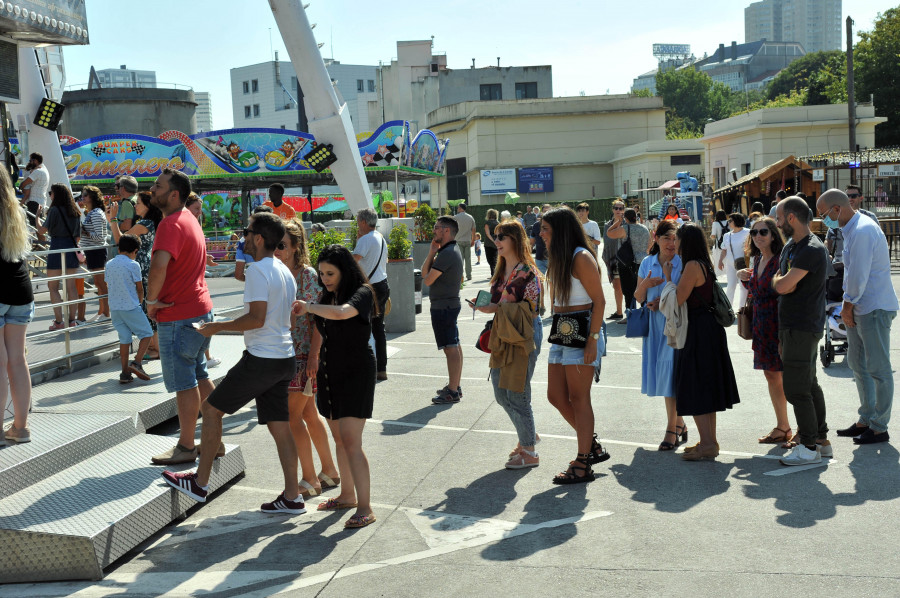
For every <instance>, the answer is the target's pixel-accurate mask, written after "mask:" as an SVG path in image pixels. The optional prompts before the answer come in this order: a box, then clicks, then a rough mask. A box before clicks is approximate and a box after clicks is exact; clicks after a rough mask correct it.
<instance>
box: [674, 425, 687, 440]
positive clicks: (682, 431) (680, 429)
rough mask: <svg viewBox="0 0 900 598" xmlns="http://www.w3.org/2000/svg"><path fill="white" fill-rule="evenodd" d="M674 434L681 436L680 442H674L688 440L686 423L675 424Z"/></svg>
mask: <svg viewBox="0 0 900 598" xmlns="http://www.w3.org/2000/svg"><path fill="white" fill-rule="evenodd" d="M675 436H676V437H677V436H681V442H676V443H675V444H683V443H685V442H687V441H688V429H687V424H685V425H683V426H679V425H676V426H675Z"/></svg>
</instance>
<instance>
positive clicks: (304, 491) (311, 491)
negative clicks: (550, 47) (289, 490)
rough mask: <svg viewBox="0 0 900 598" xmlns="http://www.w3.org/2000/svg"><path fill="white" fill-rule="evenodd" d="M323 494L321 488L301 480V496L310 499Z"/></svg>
mask: <svg viewBox="0 0 900 598" xmlns="http://www.w3.org/2000/svg"><path fill="white" fill-rule="evenodd" d="M320 494H322V489H321V488H316V487H315V486H313V485H312V484H310V483H309V482H307V481H306V480H300V496H302V497H303V498H308V497H310V496H319V495H320Z"/></svg>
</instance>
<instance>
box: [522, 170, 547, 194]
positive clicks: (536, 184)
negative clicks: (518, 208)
mask: <svg viewBox="0 0 900 598" xmlns="http://www.w3.org/2000/svg"><path fill="white" fill-rule="evenodd" d="M551 191H553V167H552V166H551V167H546V168H520V169H519V193H550V192H551Z"/></svg>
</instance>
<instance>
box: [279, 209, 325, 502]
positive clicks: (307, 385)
mask: <svg viewBox="0 0 900 598" xmlns="http://www.w3.org/2000/svg"><path fill="white" fill-rule="evenodd" d="M284 227H285V233H284V239H282V241H281V243H279V244H278V247H277V248H276V249H275V257H277V258H278V259H280V260H281V261H282V262H284V265H286V266H287V267H288V268H289V269H290V271H291V274H293V275H294V278H296V279H297V299H300V300H302V301H305V302H307V303H318V302H319V300H320V299H321V297H322V287H320V286H319V275H318V274H317V273H316V269H315V268H313V267H312V266H310V265H309V252H308V249H307V246H306V231H304V230H303V224H302V223H301V222H300V221H298V220H289V221H288V222H285V223H284ZM314 330H315V323H314V322H313V318H312V316H310V315H309V314H308V313H307V314H306V315H304V316H300V317H298V318H297V320H296V322H294V326H293V327H292V328H291V336H292V337H293V339H294V355H295V356H296V358H297V373H296V375H295V376H294V379H293V380H291V385H290V386H289V387H288V410H289V412H290V424H291V434H293V436H294V444H295V445H297V454H298V455H299V457H300V469H301V479H300V494H302V495H303V497H304V498H307V497H309V496H318V495H319V494H321V492H322V488H323V485H324V487H325V488H333V487H335V486H337V485H338V484H339V483H340V479H341V478H340V476H339V475H338V473H337V468H336V467H335V466H334V459H333V458H332V457H331V447H330V446H329V444H328V432H327V431H326V430H325V423H324V422H323V421H322V416H320V415H319V412H318V411H316V404H315V401H314V400H313V397H314V396H316V379H315V377H312V376H310V375H309V373H308V371H307V370H308V368H307V363H308V362H309V360H310V359H318V358H319V348H320V347H321V345H322V336H321V335H319V334H318V333H314ZM313 444H315V446H316V451H317V452H318V453H319V460H320V461H321V462H322V472H321V473H320V474H319V475H318V476H317V475H316V464H315V462H314V461H313V454H312V445H313Z"/></svg>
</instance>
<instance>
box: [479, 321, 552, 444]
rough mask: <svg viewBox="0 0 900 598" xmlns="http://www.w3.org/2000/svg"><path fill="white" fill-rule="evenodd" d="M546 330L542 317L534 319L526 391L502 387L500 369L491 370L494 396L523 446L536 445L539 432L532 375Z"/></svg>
mask: <svg viewBox="0 0 900 598" xmlns="http://www.w3.org/2000/svg"><path fill="white" fill-rule="evenodd" d="M543 338H544V331H543V328H542V327H541V318H540V317H536V318H535V319H534V351H532V352H531V355H529V356H528V375H527V377H526V378H525V390H524V392H514V391H512V390H507V389H505V388H500V369H499V368H493V369H492V370H491V383H492V384H493V385H494V398H495V399H496V400H497V403H499V405H500V406H501V407H503V409H504V410H505V411H506V414H507V415H508V416H509V419H510V421H512V423H513V427H515V429H516V433H517V434H518V435H519V444H521V445H522V446H534V442H535V437H536V435H537V433H536V432H535V429H534V411H532V409H531V377H532V376H533V375H534V366H535V364H537V358H538V355H539V354H540V352H541V341H542V340H543Z"/></svg>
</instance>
